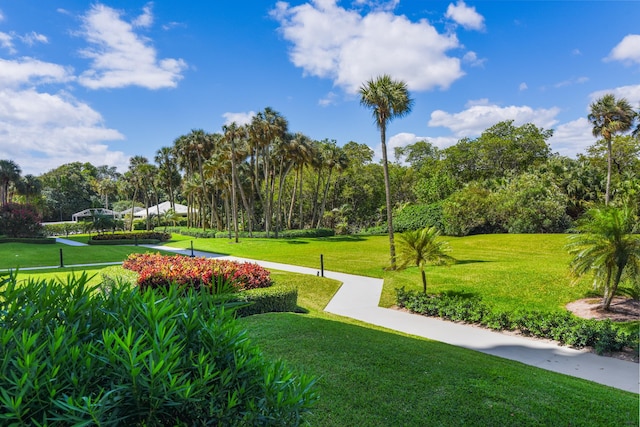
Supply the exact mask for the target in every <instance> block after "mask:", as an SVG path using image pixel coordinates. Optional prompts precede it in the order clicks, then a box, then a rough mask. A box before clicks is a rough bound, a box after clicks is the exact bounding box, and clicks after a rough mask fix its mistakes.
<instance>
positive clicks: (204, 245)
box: [169, 234, 590, 311]
mask: <svg viewBox="0 0 640 427" xmlns="http://www.w3.org/2000/svg"><path fill="white" fill-rule="evenodd" d="M181 239H182V240H174V241H173V242H170V243H169V244H170V245H173V246H176V247H181V248H189V247H190V244H191V242H193V246H194V248H195V249H199V250H203V251H209V252H216V253H221V254H228V255H235V256H240V257H247V258H255V259H261V260H266V261H278V262H285V263H289V264H296V265H303V266H306V267H313V268H318V269H319V267H320V254H322V255H323V258H324V266H325V269H327V270H333V271H339V272H344V273H352V274H359V275H364V276H370V277H380V278H384V280H385V285H384V290H383V295H382V299H381V303H380V305H382V306H384V307H388V306H391V305H393V304H394V302H395V289H396V288H398V287H402V286H404V287H406V288H407V289H420V288H421V282H420V276H419V271H418V269H417V268H415V267H413V268H408V269H407V270H405V271H397V272H393V271H385V269H384V267H385V266H387V265H388V260H389V246H388V245H389V243H388V238H387V237H386V236H336V237H330V238H321V239H280V240H274V239H241V241H240V243H237V244H236V243H233V242H231V241H229V240H227V239H196V238H185V237H184V236H182V237H181ZM566 239H567V236H566V235H562V234H533V235H530V234H525V235H513V234H493V235H479V236H469V237H461V238H456V237H446V238H445V240H447V241H448V242H449V243H450V246H451V248H452V252H451V255H452V256H453V257H455V258H456V259H457V260H458V261H459V262H458V263H457V264H456V265H453V266H451V267H427V269H426V272H427V280H428V283H429V284H428V290H429V292H441V291H456V292H462V293H467V294H475V295H479V296H481V297H482V298H483V299H484V300H486V301H487V302H490V303H491V304H493V305H494V306H496V307H497V308H500V309H504V310H510V309H515V308H522V307H526V308H530V309H532V310H543V311H551V310H560V309H562V308H563V307H564V305H565V304H567V303H568V302H571V301H574V300H576V299H579V298H583V297H584V296H585V295H587V294H588V293H589V290H590V285H589V283H588V280H582V281H581V282H579V283H577V284H574V283H573V280H572V279H571V277H570V276H569V270H568V263H569V255H568V254H567V252H566V251H565V250H564V245H565V244H566Z"/></svg>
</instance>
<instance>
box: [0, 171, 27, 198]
mask: <svg viewBox="0 0 640 427" xmlns="http://www.w3.org/2000/svg"><path fill="white" fill-rule="evenodd" d="M20 173H22V170H20V166H18V165H17V164H16V163H15V162H14V161H13V160H0V204H1V205H2V206H4V205H6V204H7V203H8V202H9V185H10V184H13V183H16V182H17V181H18V180H19V179H20Z"/></svg>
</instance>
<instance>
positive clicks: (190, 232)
mask: <svg viewBox="0 0 640 427" xmlns="http://www.w3.org/2000/svg"><path fill="white" fill-rule="evenodd" d="M163 229H164V228H163ZM166 230H167V231H168V232H170V233H176V234H182V235H183V236H191V237H200V238H217V239H228V238H229V231H218V230H202V229H198V228H189V227H167V228H166ZM335 234H336V233H335V231H334V230H332V229H330V228H311V229H308V230H283V231H280V232H278V238H303V237H309V238H311V237H331V236H335ZM231 236H232V238H233V237H234V236H235V234H234V233H233V232H232V233H231ZM238 236H239V237H242V238H243V239H246V238H249V237H250V236H249V232H248V231H241V232H238ZM251 237H254V238H266V237H267V233H266V232H265V231H254V232H253V233H252V236H251ZM269 237H275V234H274V232H273V231H272V232H271V233H269Z"/></svg>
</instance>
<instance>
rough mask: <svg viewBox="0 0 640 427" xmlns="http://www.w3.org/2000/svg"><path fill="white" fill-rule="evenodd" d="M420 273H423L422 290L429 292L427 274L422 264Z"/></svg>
mask: <svg viewBox="0 0 640 427" xmlns="http://www.w3.org/2000/svg"><path fill="white" fill-rule="evenodd" d="M420 274H421V275H422V292H424V293H425V294H426V293H427V274H426V273H425V272H424V266H422V264H420Z"/></svg>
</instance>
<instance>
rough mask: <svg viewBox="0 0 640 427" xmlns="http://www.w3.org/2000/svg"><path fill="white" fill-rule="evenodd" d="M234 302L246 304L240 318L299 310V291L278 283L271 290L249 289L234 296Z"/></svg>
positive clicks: (241, 310)
mask: <svg viewBox="0 0 640 427" xmlns="http://www.w3.org/2000/svg"><path fill="white" fill-rule="evenodd" d="M234 301H238V302H241V303H246V305H245V306H243V307H240V308H239V309H238V316H251V315H254V314H262V313H277V312H285V311H288V312H295V311H297V310H298V289H296V288H294V287H290V286H282V285H278V284H277V283H276V284H274V285H273V286H271V287H269V288H258V289H249V290H246V291H243V292H239V293H237V294H235V295H234Z"/></svg>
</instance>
